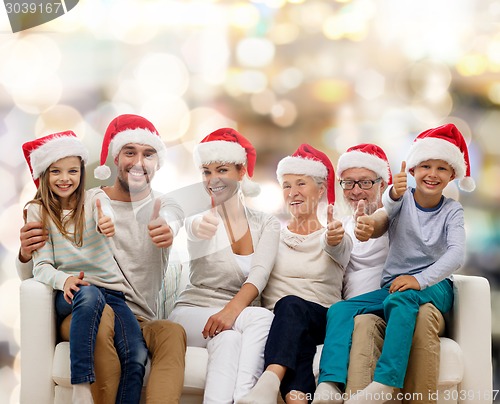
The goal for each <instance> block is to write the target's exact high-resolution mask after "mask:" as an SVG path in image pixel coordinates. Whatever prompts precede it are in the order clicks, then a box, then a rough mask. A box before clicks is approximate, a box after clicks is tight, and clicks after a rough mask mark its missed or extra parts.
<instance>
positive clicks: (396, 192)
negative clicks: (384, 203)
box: [389, 161, 408, 201]
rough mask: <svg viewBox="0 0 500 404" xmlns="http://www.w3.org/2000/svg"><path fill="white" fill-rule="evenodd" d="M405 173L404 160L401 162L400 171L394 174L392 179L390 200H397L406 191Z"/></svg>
mask: <svg viewBox="0 0 500 404" xmlns="http://www.w3.org/2000/svg"><path fill="white" fill-rule="evenodd" d="M406 177H407V175H406V161H403V162H402V163H401V171H400V172H399V173H397V174H396V175H394V177H393V179H392V188H391V191H390V193H389V195H390V197H391V198H392V200H394V201H397V200H398V199H399V198H401V197H402V196H403V194H404V193H405V191H406V188H407V187H408V185H407V178H406Z"/></svg>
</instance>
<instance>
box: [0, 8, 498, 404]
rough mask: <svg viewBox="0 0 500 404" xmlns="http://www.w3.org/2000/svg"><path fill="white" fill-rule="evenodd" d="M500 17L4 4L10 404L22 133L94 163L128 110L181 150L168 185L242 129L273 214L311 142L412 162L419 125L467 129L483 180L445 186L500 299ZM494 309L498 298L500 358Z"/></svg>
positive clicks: (2, 394) (2, 150)
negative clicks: (209, 138) (25, 21)
mask: <svg viewBox="0 0 500 404" xmlns="http://www.w3.org/2000/svg"><path fill="white" fill-rule="evenodd" d="M499 21H500V1H498V0H421V1H418V2H416V1H411V0H337V1H334V0H260V1H257V0H255V1H215V0H214V1H208V0H205V1H201V0H199V1H168V0H151V1H147V0H141V1H139V0H102V1H90V0H82V1H80V2H79V4H78V5H77V6H76V7H75V8H74V9H73V10H72V11H70V12H69V13H67V14H66V15H64V16H63V17H61V18H59V19H56V20H54V21H52V22H49V23H47V24H44V25H42V26H39V27H36V28H33V29H30V30H27V31H23V32H20V33H17V34H12V33H11V30H10V25H9V22H8V18H7V14H6V13H4V12H3V10H2V8H1V7H0V141H1V147H0V181H1V187H2V188H1V192H0V206H1V209H0V402H2V403H17V402H18V401H19V356H20V351H19V302H18V301H19V284H20V281H19V279H18V277H17V274H16V271H15V267H14V259H15V256H16V253H17V250H18V247H19V228H20V227H21V225H22V214H21V212H22V206H23V205H24V203H25V202H26V201H27V200H29V199H30V198H31V197H32V196H33V195H34V191H35V188H34V185H33V184H32V182H31V179H30V176H29V173H28V170H27V168H26V165H25V162H24V159H23V156H22V153H21V144H22V143H23V142H25V141H27V140H30V139H33V138H34V137H40V136H43V135H45V134H48V133H51V132H54V131H59V130H66V129H72V130H74V131H75V132H76V133H77V134H78V135H79V136H80V137H81V138H82V139H83V141H84V143H85V144H86V146H87V147H88V148H89V150H90V154H91V157H92V158H91V164H90V166H91V170H89V171H92V169H93V167H94V166H95V165H97V160H98V156H99V151H100V145H101V141H102V135H103V133H104V131H105V129H106V126H107V124H108V123H109V121H110V120H111V119H112V118H114V117H115V116H116V115H118V114H121V113H137V114H141V115H144V116H146V117H147V118H149V119H150V120H151V121H152V122H153V123H154V124H155V125H156V126H157V128H158V129H159V131H160V133H161V135H162V138H163V140H164V141H165V143H166V144H167V146H168V147H169V151H170V152H169V163H168V164H167V167H165V168H164V169H162V171H160V172H159V173H158V175H157V177H156V179H155V186H156V187H157V188H159V189H162V190H166V191H170V190H176V189H178V188H181V187H184V186H186V185H189V184H191V183H194V182H196V181H197V180H198V174H197V173H195V172H194V170H193V164H192V159H191V157H190V152H191V150H192V147H193V144H195V143H196V142H197V141H199V140H200V139H201V138H202V137H203V136H205V135H206V134H208V133H209V131H211V130H213V129H216V128H218V127H221V126H233V127H236V128H237V129H238V130H240V131H241V132H242V133H243V134H244V135H245V136H247V137H249V138H250V139H251V140H252V142H253V143H254V145H255V146H256V148H257V151H258V161H257V169H256V173H255V179H256V180H257V181H258V182H260V183H261V184H262V187H263V192H262V194H261V196H259V198H257V199H255V200H254V201H253V203H254V204H255V205H257V206H258V207H261V208H262V209H266V210H268V211H273V212H275V213H277V214H279V213H280V212H281V210H282V208H281V194H280V192H279V190H278V188H277V184H276V182H275V177H274V171H275V167H276V163H277V161H278V160H279V159H280V158H282V157H283V156H285V155H286V154H289V153H291V152H293V151H294V150H295V149H296V147H297V146H298V145H299V144H300V143H302V142H308V143H311V144H312V145H314V146H315V147H317V148H320V149H321V150H323V151H325V152H326V153H327V154H328V155H329V156H330V157H331V158H332V160H333V161H334V162H336V161H337V158H338V155H339V154H340V153H342V152H344V151H345V149H346V148H347V147H349V146H351V145H353V144H356V143H360V142H374V143H378V144H379V145H380V146H382V147H383V148H384V149H385V150H386V152H387V154H388V156H389V159H390V161H391V165H392V168H393V170H398V169H399V167H400V163H401V160H402V159H403V158H404V156H405V153H406V151H407V150H408V147H409V144H410V142H411V141H412V140H413V138H414V137H415V135H416V134H418V133H419V132H421V131H423V130H425V129H428V128H430V127H433V126H437V125H439V124H442V123H445V122H453V123H455V124H456V125H457V126H458V127H459V128H460V130H461V131H462V133H463V134H464V135H465V137H466V138H467V140H468V141H469V142H470V144H469V146H470V154H471V166H472V175H473V177H474V178H475V180H476V183H477V188H476V191H475V192H474V193H472V194H466V193H462V192H459V191H458V190H457V188H456V184H453V185H451V186H450V187H449V189H448V190H447V192H448V193H449V194H450V195H453V196H454V197H455V198H458V199H459V200H460V201H461V202H462V204H463V205H464V207H465V212H466V225H467V234H468V261H467V265H466V267H465V268H464V269H463V270H462V272H464V273H469V274H478V275H482V276H485V277H487V278H488V279H489V281H490V283H491V285H492V288H493V291H494V292H496V290H497V289H498V288H499V281H500V249H499V244H500V230H499V229H500V212H499V209H498V206H499V202H500V186H499V183H500V182H499V178H500V159H499V157H500V23H499ZM88 185H89V186H95V185H98V184H97V183H96V182H95V181H93V180H92V178H89V183H88ZM495 297H496V293H495V294H494V298H495ZM496 301H497V300H494V302H496ZM497 311H500V308H497V307H496V306H495V303H494V307H493V313H494V321H493V326H494V327H493V328H494V330H493V342H494V344H493V347H494V351H493V355H494V364H495V366H496V363H497V361H498V359H497V356H498V350H497V347H498V343H499V342H500V340H499V339H500V331H499V328H500V324H499V322H498V321H496V320H495V318H496V317H497V316H499V315H500V313H497ZM33 338H36V336H33ZM495 374H496V375H497V376H496V377H498V372H495ZM495 384H496V385H498V383H497V382H495Z"/></svg>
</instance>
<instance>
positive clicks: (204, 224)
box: [193, 208, 219, 240]
mask: <svg viewBox="0 0 500 404" xmlns="http://www.w3.org/2000/svg"><path fill="white" fill-rule="evenodd" d="M218 225H219V218H218V217H217V215H216V209H215V208H212V209H210V210H209V211H208V212H207V213H205V214H204V215H203V216H202V217H201V218H197V219H195V220H194V222H193V233H194V235H195V236H196V237H198V238H201V239H202V240H208V239H211V238H212V237H213V236H215V233H217V226H218Z"/></svg>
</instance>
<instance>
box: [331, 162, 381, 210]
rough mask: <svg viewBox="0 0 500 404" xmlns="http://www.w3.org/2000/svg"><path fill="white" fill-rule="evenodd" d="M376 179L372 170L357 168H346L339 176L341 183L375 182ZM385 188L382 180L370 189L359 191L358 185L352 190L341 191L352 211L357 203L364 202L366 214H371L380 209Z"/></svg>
mask: <svg viewBox="0 0 500 404" xmlns="http://www.w3.org/2000/svg"><path fill="white" fill-rule="evenodd" d="M377 178H378V176H377V174H376V173H375V172H373V171H372V170H369V169H367V168H358V167H356V168H348V169H347V170H344V171H343V172H342V175H341V176H340V179H341V180H343V181H347V180H351V181H363V180H369V181H370V180H371V181H375V180H376V179H377ZM385 188H386V183H385V182H384V181H383V180H382V181H379V182H377V183H375V184H373V186H372V187H371V188H370V189H361V188H360V186H359V184H355V185H354V188H353V189H350V190H347V189H343V194H344V199H345V201H346V202H347V203H348V204H349V206H350V207H351V208H352V209H353V210H356V208H357V207H358V202H359V201H361V200H364V201H365V206H366V207H367V210H368V211H367V212H366V213H367V214H371V213H373V212H374V211H375V210H377V209H378V208H381V207H382V194H383V192H384V189H385Z"/></svg>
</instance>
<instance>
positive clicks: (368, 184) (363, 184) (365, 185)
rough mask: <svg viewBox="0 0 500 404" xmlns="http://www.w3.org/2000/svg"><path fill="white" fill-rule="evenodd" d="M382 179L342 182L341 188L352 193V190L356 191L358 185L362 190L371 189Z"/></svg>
mask: <svg viewBox="0 0 500 404" xmlns="http://www.w3.org/2000/svg"><path fill="white" fill-rule="evenodd" d="M381 180H382V178H380V177H379V178H376V179H374V180H359V181H354V180H340V186H341V187H342V189H345V190H347V191H350V190H351V189H354V186H355V185H356V184H358V187H360V188H361V189H365V190H366V189H371V188H372V187H373V186H374V185H375V184H376V183H377V182H380V181H381Z"/></svg>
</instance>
